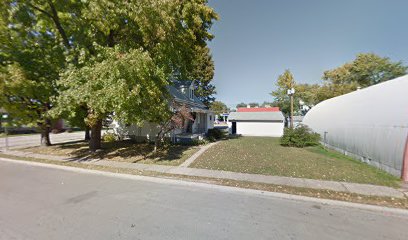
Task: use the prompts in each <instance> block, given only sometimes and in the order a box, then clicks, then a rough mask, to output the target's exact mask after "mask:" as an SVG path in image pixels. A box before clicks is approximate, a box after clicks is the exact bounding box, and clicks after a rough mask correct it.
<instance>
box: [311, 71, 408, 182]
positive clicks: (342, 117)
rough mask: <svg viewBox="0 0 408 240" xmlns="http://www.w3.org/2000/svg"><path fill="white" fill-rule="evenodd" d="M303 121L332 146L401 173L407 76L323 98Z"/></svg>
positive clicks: (407, 123) (406, 126)
mask: <svg viewBox="0 0 408 240" xmlns="http://www.w3.org/2000/svg"><path fill="white" fill-rule="evenodd" d="M303 123H304V124H306V125H308V126H309V127H310V128H312V129H313V130H314V131H315V132H317V133H319V134H320V135H321V137H322V139H323V138H324V136H325V135H326V142H327V144H329V145H330V146H332V147H333V148H335V149H337V150H339V151H342V152H344V153H345V154H347V155H351V156H353V157H356V158H358V159H361V160H362V161H365V162H368V163H370V164H372V165H374V166H377V167H379V168H381V169H384V170H385V171H387V172H389V173H391V174H393V175H396V176H400V175H401V170H402V163H403V155H404V149H405V143H406V139H407V134H408V75H406V76H403V77H400V78H397V79H394V80H390V81H387V82H384V83H381V84H377V85H375V86H371V87H368V88H364V89H361V90H358V91H355V92H352V93H349V94H345V95H342V96H339V97H335V98H332V99H329V100H326V101H323V102H321V103H319V104H318V105H316V106H315V107H313V108H312V109H311V110H310V111H309V112H308V113H307V114H306V116H305V118H304V119H303Z"/></svg>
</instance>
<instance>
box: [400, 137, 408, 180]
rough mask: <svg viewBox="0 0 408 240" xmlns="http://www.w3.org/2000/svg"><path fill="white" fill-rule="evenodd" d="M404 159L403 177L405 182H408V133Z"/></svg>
mask: <svg viewBox="0 0 408 240" xmlns="http://www.w3.org/2000/svg"><path fill="white" fill-rule="evenodd" d="M402 161H403V162H402V171H401V179H402V181H404V182H408V135H407V139H406V140H405V150H404V156H403V159H402Z"/></svg>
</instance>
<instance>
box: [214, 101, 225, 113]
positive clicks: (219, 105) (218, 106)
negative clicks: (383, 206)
mask: <svg viewBox="0 0 408 240" xmlns="http://www.w3.org/2000/svg"><path fill="white" fill-rule="evenodd" d="M210 109H211V110H212V111H213V112H214V113H215V114H217V115H219V114H221V113H224V112H227V111H228V107H227V105H225V103H223V102H221V101H214V102H212V103H211V104H210Z"/></svg>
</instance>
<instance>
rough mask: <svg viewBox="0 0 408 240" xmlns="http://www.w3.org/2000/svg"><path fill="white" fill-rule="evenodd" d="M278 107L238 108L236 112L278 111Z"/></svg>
mask: <svg viewBox="0 0 408 240" xmlns="http://www.w3.org/2000/svg"><path fill="white" fill-rule="evenodd" d="M279 111H280V110H279V107H260V108H238V109H237V112H279Z"/></svg>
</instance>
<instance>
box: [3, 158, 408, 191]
mask: <svg viewBox="0 0 408 240" xmlns="http://www.w3.org/2000/svg"><path fill="white" fill-rule="evenodd" d="M4 153H5V154H8V155H13V156H18V157H31V158H38V159H47V160H54V161H66V162H67V161H73V162H80V163H84V164H91V165H98V166H106V167H115V168H123V169H125V168H127V169H136V170H141V171H144V170H147V171H154V172H160V173H169V174H178V175H185V176H196V177H208V178H219V179H228V180H237V181H248V182H255V183H266V184H274V185H283V186H293V187H303V188H311V189H321V190H332V191H338V192H347V193H356V194H362V195H369V196H382V197H394V198H404V197H407V195H406V194H407V193H406V192H404V191H403V190H402V189H395V188H391V187H385V186H376V185H369V184H359V183H347V182H335V181H324V180H314V179H305V178H291V177H280V176H268V175H260V174H248V173H236V172H228V171H218V170H208V169H197V168H188V167H185V166H183V165H180V166H164V165H155V164H141V163H126V162H114V161H107V160H103V159H74V158H67V157H62V156H52V155H44V154H35V153H29V152H20V151H6V152H4Z"/></svg>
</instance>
